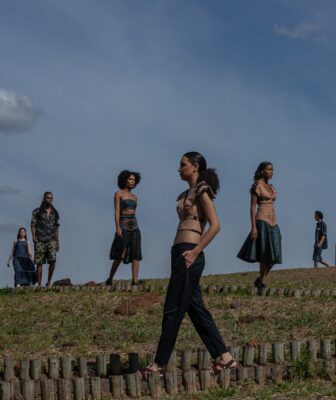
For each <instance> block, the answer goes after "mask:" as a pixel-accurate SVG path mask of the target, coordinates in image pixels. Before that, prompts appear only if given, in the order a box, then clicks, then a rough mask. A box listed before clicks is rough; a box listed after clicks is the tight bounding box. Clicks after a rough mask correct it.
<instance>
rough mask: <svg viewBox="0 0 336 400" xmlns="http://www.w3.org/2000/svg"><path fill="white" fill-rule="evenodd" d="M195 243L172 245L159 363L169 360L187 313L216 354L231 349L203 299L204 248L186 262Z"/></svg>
mask: <svg viewBox="0 0 336 400" xmlns="http://www.w3.org/2000/svg"><path fill="white" fill-rule="evenodd" d="M195 246H196V245H195V244H193V243H179V244H176V245H174V246H173V247H172V251H171V276H170V280H169V285H168V290H167V296H166V301H165V305H164V311H163V320H162V333H161V337H160V341H159V345H158V349H157V352H156V357H155V362H156V363H157V364H159V365H166V364H167V363H168V361H169V358H170V355H171V353H172V351H173V349H174V346H175V342H176V338H177V334H178V331H179V329H180V325H181V322H182V320H183V318H184V316H185V314H186V313H188V315H189V317H190V319H191V322H192V323H193V325H194V326H195V328H196V330H197V333H198V334H199V335H200V337H201V339H202V341H203V343H204V344H205V346H206V348H207V349H208V351H209V353H210V354H211V356H212V357H213V358H216V357H218V356H220V355H221V354H222V353H226V352H227V351H228V350H227V348H226V346H225V344H224V342H223V339H222V338H221V335H220V333H219V331H218V329H217V327H216V325H215V322H214V320H213V319H212V316H211V314H210V312H209V311H208V310H207V309H206V307H205V305H204V302H203V299H202V293H201V288H200V286H199V281H200V279H201V275H202V272H203V269H204V262H205V261H204V254H203V252H202V253H201V254H200V255H199V256H198V257H197V259H196V260H195V262H194V263H193V264H192V265H191V266H190V267H189V268H187V267H186V266H185V262H184V257H183V256H182V253H183V252H184V251H186V250H191V249H193V248H194V247H195Z"/></svg>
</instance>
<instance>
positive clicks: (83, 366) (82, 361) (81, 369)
mask: <svg viewBox="0 0 336 400" xmlns="http://www.w3.org/2000/svg"><path fill="white" fill-rule="evenodd" d="M78 375H79V376H80V377H81V378H86V377H87V375H88V368H87V361H86V358H84V357H79V359H78Z"/></svg>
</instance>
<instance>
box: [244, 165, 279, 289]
mask: <svg viewBox="0 0 336 400" xmlns="http://www.w3.org/2000/svg"><path fill="white" fill-rule="evenodd" d="M272 177H273V165H272V163H270V162H267V161H264V162H262V163H260V164H259V166H258V168H257V170H256V172H255V174H254V184H253V185H252V187H251V190H250V194H251V206H250V217H251V232H250V234H249V235H248V237H247V239H246V240H245V242H244V244H243V246H242V248H241V249H240V251H239V253H238V256H237V257H238V258H240V259H241V260H244V261H246V262H249V263H254V262H259V263H260V276H259V277H258V278H257V279H256V280H255V282H254V284H255V286H256V287H258V288H263V287H265V284H264V279H265V278H266V276H267V274H268V273H269V271H270V270H271V269H272V267H273V265H274V264H281V263H282V255H281V234H280V229H279V226H278V225H277V220H276V215H275V210H274V202H275V200H276V198H277V192H276V190H275V188H274V186H273V185H271V184H270V183H269V181H270V179H272Z"/></svg>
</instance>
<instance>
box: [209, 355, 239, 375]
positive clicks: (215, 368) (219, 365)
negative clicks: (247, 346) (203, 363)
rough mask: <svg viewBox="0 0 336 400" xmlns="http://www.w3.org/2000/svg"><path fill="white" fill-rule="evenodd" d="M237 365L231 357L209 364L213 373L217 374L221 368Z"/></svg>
mask: <svg viewBox="0 0 336 400" xmlns="http://www.w3.org/2000/svg"><path fill="white" fill-rule="evenodd" d="M237 367H238V363H237V361H236V360H235V359H234V358H232V359H231V360H230V361H229V362H227V363H225V362H224V361H223V360H221V361H217V362H214V363H213V364H212V366H211V372H212V374H213V375H218V374H219V373H220V371H221V370H222V369H235V368H237Z"/></svg>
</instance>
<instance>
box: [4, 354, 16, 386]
mask: <svg viewBox="0 0 336 400" xmlns="http://www.w3.org/2000/svg"><path fill="white" fill-rule="evenodd" d="M4 363H5V370H4V381H5V382H10V381H11V380H13V379H14V378H15V374H14V365H15V361H14V360H13V359H12V358H10V357H6V358H5V360H4Z"/></svg>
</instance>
